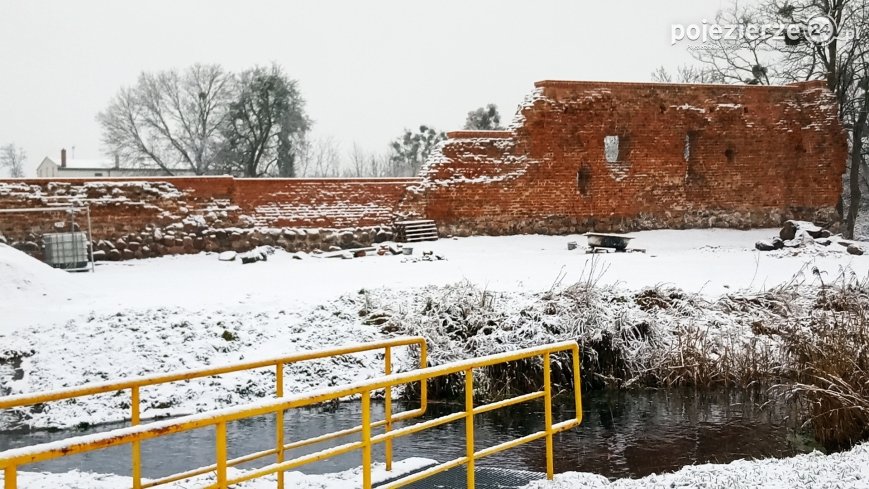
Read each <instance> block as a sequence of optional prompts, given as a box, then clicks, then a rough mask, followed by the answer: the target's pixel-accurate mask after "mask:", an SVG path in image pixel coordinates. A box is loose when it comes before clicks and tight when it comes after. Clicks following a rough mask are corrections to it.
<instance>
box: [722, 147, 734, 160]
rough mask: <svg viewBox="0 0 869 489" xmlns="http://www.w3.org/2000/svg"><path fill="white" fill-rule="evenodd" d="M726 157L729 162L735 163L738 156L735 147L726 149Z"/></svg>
mask: <svg viewBox="0 0 869 489" xmlns="http://www.w3.org/2000/svg"><path fill="white" fill-rule="evenodd" d="M724 157H725V158H727V161H728V163H733V160H734V158H736V151H734V150H733V148H727V149H726V150H724Z"/></svg>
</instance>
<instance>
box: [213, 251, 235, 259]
mask: <svg viewBox="0 0 869 489" xmlns="http://www.w3.org/2000/svg"><path fill="white" fill-rule="evenodd" d="M236 256H238V253H236V252H235V251H224V252H223V253H221V254H219V255H217V259H218V260H220V261H234V260H235V257H236Z"/></svg>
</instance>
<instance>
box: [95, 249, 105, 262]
mask: <svg viewBox="0 0 869 489" xmlns="http://www.w3.org/2000/svg"><path fill="white" fill-rule="evenodd" d="M106 260H108V256H107V255H106V252H105V251H103V250H97V251H94V261H106Z"/></svg>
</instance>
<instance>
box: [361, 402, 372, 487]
mask: <svg viewBox="0 0 869 489" xmlns="http://www.w3.org/2000/svg"><path fill="white" fill-rule="evenodd" d="M362 489H371V391H368V390H367V391H364V392H362Z"/></svg>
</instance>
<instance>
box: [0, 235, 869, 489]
mask: <svg viewBox="0 0 869 489" xmlns="http://www.w3.org/2000/svg"><path fill="white" fill-rule="evenodd" d="M776 233H777V231H776V230H773V229H765V230H752V231H737V230H717V229H713V230H686V231H667V230H662V231H647V232H638V233H634V235H635V236H636V239H635V240H634V241H633V242H632V244H633V246H635V247H638V248H644V249H646V250H647V252H646V253H624V254H623V253H620V254H606V255H595V258H594V260H595V261H596V264H595V267H596V273H601V275H600V281H599V284H601V285H604V284H613V283H615V284H618V285H619V286H620V287H622V288H625V289H629V290H638V289H642V288H644V287H648V286H655V285H660V284H668V285H671V286H674V287H678V288H681V289H684V290H685V291H688V292H698V293H701V294H702V295H703V296H706V297H709V298H716V297H718V296H720V295H721V294H724V293H728V292H733V291H736V290H739V289H754V290H759V289H765V288H771V287H773V286H775V285H778V284H780V283H783V282H787V281H790V280H793V279H794V278H795V277H796V279H797V280H805V281H806V282H812V281H813V280H815V274H813V273H812V272H811V270H812V268H817V269H818V270H819V271H820V272H821V276H822V277H830V278H832V277H835V276H837V275H839V274H840V273H841V272H842V271H843V270H850V271H851V272H853V273H855V274H857V275H858V276H860V277H865V276H867V273H869V256H852V255H848V254H846V253H845V252H844V248H843V247H836V246H831V247H829V248H823V247H818V248H812V249H800V250H780V251H775V252H768V253H761V252H757V251H755V250H754V243H755V242H756V241H757V240H760V239H768V238H769V237H771V236H773V235H775V234H776ZM569 241H576V242H577V243H579V244H580V247H582V245H584V243H585V238H584V237H582V236H535V235H531V236H511V237H476V238H463V239H457V240H440V241H437V242H433V243H424V244H416V245H414V248H416V252H415V256H416V257H419V256H420V252H421V251H422V250H432V251H434V252H435V253H437V254H439V255H443V256H445V257H446V260H443V261H417V260H408V259H407V258H406V257H404V256H382V257H381V256H371V257H365V258H359V259H353V260H341V259H322V258H315V257H313V256H311V255H303V257H304V258H303V259H302V260H296V259H294V258H293V255H291V254H289V253H283V252H280V251H278V252H277V253H275V254H274V255H273V256H271V257H269V260H268V261H267V262H260V263H255V264H250V265H242V264H240V263H238V262H220V261H218V260H217V256H216V255H213V254H211V255H208V254H200V255H193V256H177V257H166V258H158V259H149V260H138V261H128V262H120V263H106V264H100V265H99V266H98V267H97V272H96V273H93V274H91V273H78V274H67V273H65V272H58V271H54V270H51V269H48V268H47V267H45V266H43V265H41V264H40V263H38V262H35V261H34V260H31V259H29V258H28V257H26V256H23V255H22V254H20V253H18V252H17V251H14V250H12V249H10V248H8V247H5V246H3V245H0V360H3V359H4V358H5V359H7V360H9V359H15V360H16V361H20V362H21V365H20V371H21V372H22V373H23V376H22V377H21V378H20V379H18V380H12V378H11V376H10V375H8V372H7V373H6V374H4V372H3V371H0V387H2V388H3V389H6V390H10V391H12V392H15V393H17V392H30V391H34V390H42V389H51V388H57V387H62V386H68V385H75V384H81V383H84V382H91V381H99V380H105V379H113V378H119V377H123V376H128V375H138V374H145V373H151V372H166V371H172V370H178V369H187V368H195V367H199V366H204V365H214V364H219V363H226V362H232V361H238V360H241V359H245V360H250V359H254V358H261V357H268V356H275V355H279V354H286V353H290V352H293V351H297V350H301V349H311V348H318V347H327V346H334V345H341V344H347V343H354V342H360V341H368V340H374V339H378V338H382V337H384V336H387V333H385V332H384V331H382V330H381V327H380V326H379V325H377V324H373V323H372V324H366V322H365V321H364V320H363V319H362V317H361V316H360V310H361V309H365V308H366V307H367V305H366V301H367V300H368V296H367V294H360V291H362V290H363V289H364V290H373V289H380V290H381V293H379V294H378V295H377V297H378V298H380V299H382V298H391V299H392V300H394V301H395V302H396V304H397V305H396V307H398V308H401V307H405V306H404V305H403V304H404V303H402V302H401V298H402V297H403V296H407V297H408V299H407V304H410V305H413V304H414V301H413V298H412V297H411V296H413V294H415V293H416V292H417V291H419V290H420V289H421V288H425V287H431V286H439V285H447V284H454V283H457V282H460V281H467V282H469V283H471V284H474V285H477V286H479V287H482V288H485V289H487V290H490V291H500V292H504V293H505V294H507V295H506V296H505V297H510V295H509V294H518V293H522V292H527V293H537V292H542V291H546V290H549V289H551V288H553V287H554V286H556V285H558V284H561V285H568V284H571V283H573V282H576V281H577V280H579V279H581V278H583V277H586V278H587V276H588V273H589V268H590V266H591V265H590V263H591V261H590V260H592V255H587V254H585V253H583V252H582V251H581V249H580V250H575V251H568V250H567V242H569ZM384 290H385V292H383V291H384ZM372 307H378V306H377V305H376V304H373V305H372ZM227 332H228V333H230V334H229V335H227V334H226V333H227ZM227 338H231V339H227ZM18 357H23V358H20V359H19V358H18ZM381 362H382V360H381V359H380V358H379V357H377V355H375V354H363V355H358V356H355V357H354V358H353V359H346V358H342V359H340V360H335V361H331V360H330V361H323V362H311V363H307V364H304V365H299V366H297V367H294V368H293V369H291V370H290V371H289V372H288V377H287V379H286V381H285V385H286V388H287V390H288V391H289V392H293V391H299V390H304V389H309V388H316V387H325V386H327V385H334V384H337V383H345V382H348V381H351V380H358V379H360V378H363V377H370V376H374V375H377V374H379V373H380V368H381V365H382V363H381ZM396 362H397V364H398V368H408V367H409V366H410V365H409V362H408V358H407V357H406V356H402V355H399V356H398V357H397V358H396ZM0 363H2V362H0ZM2 368H3V365H0V370H2ZM7 368H8V362H7ZM273 385H274V384H273V374H272V373H271V372H268V371H259V372H250V373H244V374H236V375H232V376H222V377H220V378H214V379H206V380H203V381H202V382H199V383H197V382H191V383H185V384H183V385H180V386H179V385H176V386H174V387H170V386H164V387H156V388H153V389H147V390H145V391H144V392H143V407H144V413H143V415H144V416H145V417H148V416H156V415H161V414H173V415H176V414H184V413H190V412H194V411H201V410H207V409H213V408H217V407H224V406H227V405H230V404H234V403H238V402H240V401H244V400H247V399H252V398H258V397H261V396H268V395H271V389H272V387H273ZM126 401H127V398H126V396H118V397H115V396H99V397H96V398H93V399H92V400H89V401H88V402H82V403H70V404H66V405H61V406H56V407H53V408H52V409H50V410H47V411H44V412H42V413H38V414H35V415H34V417H33V418H32V419H31V420H30V421H28V423H30V424H32V425H33V426H69V425H73V424H77V422H78V421H82V420H86V421H88V422H91V423H93V422H101V421H110V420H115V419H118V416H119V415H123V413H124V412H125V411H124V409H121V408H122V407H123V405H124V403H125V402H126ZM866 459H867V449H866V448H864V447H858V448H856V449H854V450H853V451H852V452H848V453H846V454H839V455H833V456H830V457H822V456H819V455H811V456H807V457H797V458H795V459H789V460H788V461H781V462H758V463H756V464H755V463H752V464H755V465H750V467H753V468H748V467H749V466H746V467H742V466H739V467H738V468H737V470H735V471H736V472H738V473H737V474H736V475H733V477H736V476H745V477H755V475H751V474H756V477H762V476H769V477H775V476H776V474H777V472H775V470H781V471H790V472H787V474H792V473H793V474H802V475H787V477H790V479H787V480H789V481H791V482H790V483H789V485H791V486H793V485H794V484H798V483H799V482H798V481H800V480H801V479H799V478H794V477H806V478H808V477H818V479H817V480H818V481H823V480H825V479H823V477H830V478H832V477H835V476H834V475H824V474H821V475H818V473H816V472H812V471H813V470H815V468H817V469H818V470H819V471H820V470H821V469H823V470H824V471H827V472H829V471H832V472H831V473H834V474H835V473H845V472H847V475H848V476H849V477H857V476H860V477H867V475H865V469H860V470H857V468H855V467H858V466H859V464H863V465H867V464H866V462H867V460H866ZM742 463H743V462H737V463H736V464H742ZM744 463H745V464H748V462H744ZM777 463H779V464H783V465H776V464H777ZM764 464H766V465H764ZM788 464H791V465H788ZM825 464H829V465H825ZM716 467H721V466H704V468H697V467H689V468H686V469H683V471H680V472H678V473H676V474H673V475H668V476H657V477H658V479H654V480H653V479H650V478H647V479H643V480H645V481H646V485H656V484H659V481H663V482H660V483H661V484H667V487H669V484H670V483H671V482H673V483H675V484H676V485H677V486H678V484H680V483H681V482H680V481H689V482H690V481H703V480H704V479H703V477H707V475H704V474H709V475H708V478H707V479H705V480H707V481H712V482H713V485H711V486H710V485H707V486H706V487H725V486H721V485H715V484H716V483H715V482H714V477H718V475H717V474H719V473H718V472H715V471H716V470H721V471H722V472H721V474H724V473H725V472H726V473H729V472H731V471H733V467H731V469H730V470H727V469H716ZM725 467H726V466H725ZM734 467H735V466H734ZM773 467H779V469H775V470H774V469H773ZM798 467H806V470H807V472H805V473H803V472H799V471H796V470H797V469H796V468H798ZM861 470H863V472H861ZM692 471H693V472H692ZM704 471H709V472H704ZM794 471H796V472H794ZM836 471H838V472H836ZM683 472H684V474H683ZM680 474H682V475H680ZM781 474H785V472H781ZM861 474H862V475H861ZM67 475H68V476H69V477H70V478H69V479H57V477H58V476H49V475H39V474H25V475H22V477H34V478H36V479H34V480H37V479H39V478H40V477H42V478H47V479H45V480H46V481H48V482H45V487H82V486H81V485H79V486H76V485H75V482H72V483H71V484H72V485H67V486H63V485H57V484H59V482H58V481H59V480H70V481H74V478H73V475H74V474H72V475H71V474H67ZM683 476H684V477H685V479H680V478H679V477H683ZM87 477H91V476H90V475H88V476H87ZM112 477H114V476H105V477H104V478H105V480H106V481H108V482H106V485H105V486H104V487H115V486H117V484H118V483H119V482H120V481H119V480H117V479H112ZM570 477H573V479H570ZM721 477H724V476H723V475H721ZM782 477H785V476H784V475H782ZM710 478H711V479H710ZM586 479H587V480H589V481H592V482H589V484H591V483H594V484H604V481H601V480H600V479H599V478H598V479H595V478H594V476H588V475H576V476H566V475H565V476H562V477H561V478H560V479H559V480H560V481H561V482H558V483H559V484H567V485H554V486H541V487H586V486H583V485H581V483H582V482H581V481H583V480H586ZM86 480H87V481H91V482H87V483H86V484H85V486H86V487H102V486H99V485H97V484H96V483H95V482H94V483H92V481H93V480H94V479H92V478H88V479H86ZM721 480H724V481H727V480H728V479H723V478H722V479H721ZM753 480H755V479H745V482H746V483H747V484H750V483H751V481H753ZM757 480H760V479H757ZM804 480H811V479H804ZM852 480H856V479H852ZM861 480H864V479H861ZM568 481H569V482H568ZM577 481H580V482H577ZM316 483H317V484H320V483H321V482H316ZM606 483H607V484H608V482H606ZM631 483H632V482H630V481H617V482H615V483H614V484H616V485H618V484H631ZM299 484H300V485H298V486H297V487H308V486H304V485H301V482H300V483H299ZM344 484H346V481H345V482H344ZM571 484H573V485H571ZM759 484H761V485H763V484H764V483H762V482H761V483H759ZM689 485H690V484H689ZM800 485H801V486H802V485H805V484H800ZM810 485H813V484H810ZM26 487H30V485H26ZM34 487H39V486H34ZM251 487H254V486H251ZM310 487H321V488H326V487H332V486H328V485H322V484H321V485H312V486H310ZM335 487H345V486H342V485H341V484H340V483H339V484H338V485H337V486H335ZM587 487H599V486H598V485H589V486H587ZM600 487H604V486H600ZM845 487H859V486H847V485H846V486H845ZM867 487H869V485H867Z"/></svg>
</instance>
